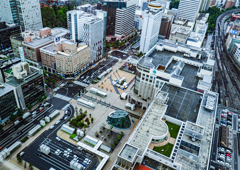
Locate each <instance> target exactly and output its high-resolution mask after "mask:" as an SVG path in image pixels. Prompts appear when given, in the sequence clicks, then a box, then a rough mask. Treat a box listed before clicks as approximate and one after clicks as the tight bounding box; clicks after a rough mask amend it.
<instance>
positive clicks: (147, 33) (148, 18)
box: [140, 2, 163, 53]
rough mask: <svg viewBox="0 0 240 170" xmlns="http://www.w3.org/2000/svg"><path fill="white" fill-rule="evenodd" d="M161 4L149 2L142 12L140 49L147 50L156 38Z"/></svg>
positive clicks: (160, 15)
mask: <svg viewBox="0 0 240 170" xmlns="http://www.w3.org/2000/svg"><path fill="white" fill-rule="evenodd" d="M162 12H163V11H162V6H161V4H159V3H155V2H151V3H149V4H148V9H146V10H145V11H144V14H143V18H144V21H143V29H142V33H141V39H140V51H142V52H143V53H146V52H148V50H150V49H151V48H152V47H153V46H154V45H155V44H156V43H157V40H158V34H159V29H160V25H161V19H162Z"/></svg>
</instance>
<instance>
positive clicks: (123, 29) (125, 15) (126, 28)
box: [102, 0, 137, 41]
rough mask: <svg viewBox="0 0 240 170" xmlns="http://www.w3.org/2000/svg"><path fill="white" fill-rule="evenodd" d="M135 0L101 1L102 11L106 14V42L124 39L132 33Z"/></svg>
mask: <svg viewBox="0 0 240 170" xmlns="http://www.w3.org/2000/svg"><path fill="white" fill-rule="evenodd" d="M136 4H137V0H123V1H120V0H116V1H110V0H105V1H103V6H102V9H103V10H104V11H106V12H107V16H108V17H107V27H106V35H107V41H115V40H116V38H119V39H121V38H124V37H127V36H129V35H131V34H132V33H133V32H134V17H135V10H136Z"/></svg>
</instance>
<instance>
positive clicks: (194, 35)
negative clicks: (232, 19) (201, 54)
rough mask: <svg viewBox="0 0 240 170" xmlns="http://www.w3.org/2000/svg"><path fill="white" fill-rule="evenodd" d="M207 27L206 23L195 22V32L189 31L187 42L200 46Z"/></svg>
mask: <svg viewBox="0 0 240 170" xmlns="http://www.w3.org/2000/svg"><path fill="white" fill-rule="evenodd" d="M207 29H208V23H206V24H204V25H200V24H199V25H196V24H195V32H191V34H190V36H189V37H188V39H187V44H188V45H191V46H195V47H202V44H203V41H204V38H205V35H206V33H207Z"/></svg>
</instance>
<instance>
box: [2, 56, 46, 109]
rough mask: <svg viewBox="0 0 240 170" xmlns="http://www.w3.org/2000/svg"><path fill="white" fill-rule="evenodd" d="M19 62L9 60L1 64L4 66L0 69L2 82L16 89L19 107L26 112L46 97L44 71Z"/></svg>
mask: <svg viewBox="0 0 240 170" xmlns="http://www.w3.org/2000/svg"><path fill="white" fill-rule="evenodd" d="M15 60H16V61H15ZM19 60H20V59H19V58H16V59H9V60H8V61H5V60H4V61H3V62H4V63H0V66H3V67H1V69H0V82H2V83H5V84H6V85H8V86H10V87H11V88H13V89H14V95H15V98H16V100H17V106H18V107H19V108H21V109H23V110H25V109H26V108H27V107H28V106H34V105H35V104H36V103H37V102H38V99H39V97H40V96H41V97H43V96H44V95H45V87H44V80H43V71H42V70H41V69H38V68H36V67H33V66H29V64H28V63H26V62H19ZM17 62H18V63H17Z"/></svg>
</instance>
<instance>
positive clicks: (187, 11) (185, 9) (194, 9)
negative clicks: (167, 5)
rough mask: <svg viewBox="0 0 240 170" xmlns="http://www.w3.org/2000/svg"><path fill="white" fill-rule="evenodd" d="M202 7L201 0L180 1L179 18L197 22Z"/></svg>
mask: <svg viewBox="0 0 240 170" xmlns="http://www.w3.org/2000/svg"><path fill="white" fill-rule="evenodd" d="M199 6H200V0H180V3H179V7H178V13H177V18H180V19H185V20H190V21H195V19H196V17H197V15H198V11H199Z"/></svg>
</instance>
